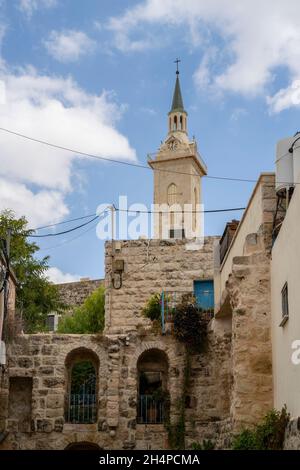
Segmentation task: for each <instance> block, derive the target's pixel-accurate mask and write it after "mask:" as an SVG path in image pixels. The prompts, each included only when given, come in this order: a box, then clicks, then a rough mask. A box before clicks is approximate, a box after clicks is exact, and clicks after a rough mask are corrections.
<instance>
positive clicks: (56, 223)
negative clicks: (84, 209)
mask: <svg viewBox="0 0 300 470" xmlns="http://www.w3.org/2000/svg"><path fill="white" fill-rule="evenodd" d="M94 215H95V212H93V214H88V215H83V216H81V217H75V219H68V220H63V221H62V222H55V223H53V224H49V225H43V226H42V227H36V228H32V229H29V230H33V231H36V230H43V229H45V228H49V227H55V226H56V225H62V224H68V223H69V222H75V221H77V220H83V219H88V218H90V217H93V216H94Z"/></svg>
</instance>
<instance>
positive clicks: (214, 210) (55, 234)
mask: <svg viewBox="0 0 300 470" xmlns="http://www.w3.org/2000/svg"><path fill="white" fill-rule="evenodd" d="M107 209H108V208H106V209H104V211H102V212H101V213H100V214H98V215H96V216H95V217H93V218H92V219H91V220H89V221H88V222H85V223H84V224H80V225H77V226H76V227H72V228H71V229H68V230H64V231H62V232H58V233H44V234H42V235H28V236H29V237H33V238H46V237H57V236H59V235H65V234H67V233H71V232H74V231H75V230H78V229H80V228H82V227H85V226H86V225H89V224H91V223H92V222H94V221H95V220H96V219H98V218H99V217H100V216H101V215H102V214H104V213H105V212H106V211H107ZM114 209H115V211H118V212H127V213H135V214H163V213H166V212H165V211H151V210H146V211H144V210H132V209H120V208H118V207H114ZM244 209H245V207H233V208H229V209H211V210H204V211H172V210H171V211H170V213H172V214H182V213H183V212H184V213H186V214H211V213H219V212H233V211H242V210H244ZM85 217H88V216H83V217H77V218H76V219H70V220H65V221H63V222H58V223H57V224H50V225H45V226H44V227H41V228H46V227H54V226H55V225H60V224H65V223H68V222H71V221H74V220H80V219H81V218H85ZM35 230H38V229H35ZM29 231H33V229H29Z"/></svg>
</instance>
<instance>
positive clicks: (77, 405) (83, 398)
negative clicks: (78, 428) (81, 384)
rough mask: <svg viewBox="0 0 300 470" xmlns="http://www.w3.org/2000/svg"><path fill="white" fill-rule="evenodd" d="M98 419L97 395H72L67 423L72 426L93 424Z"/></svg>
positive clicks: (68, 407) (69, 400)
mask: <svg viewBox="0 0 300 470" xmlns="http://www.w3.org/2000/svg"><path fill="white" fill-rule="evenodd" d="M96 419H97V406H96V395H94V394H88V393H86V394H85V393H72V394H70V395H69V398H68V406H67V410H66V416H65V421H66V422H67V423H72V424H92V423H95V422H96Z"/></svg>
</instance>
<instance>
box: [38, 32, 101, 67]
mask: <svg viewBox="0 0 300 470" xmlns="http://www.w3.org/2000/svg"><path fill="white" fill-rule="evenodd" d="M44 45H45V47H46V49H47V51H48V52H49V54H50V55H51V56H52V57H54V59H56V60H58V61H59V62H65V63H68V62H76V61H78V60H79V59H80V58H81V57H82V56H86V55H87V54H90V53H91V52H93V50H94V49H95V45H96V43H95V41H93V40H92V39H90V38H89V37H88V36H87V35H86V34H85V33H84V32H82V31H75V30H71V29H70V30H64V31H51V33H50V36H49V39H47V40H45V41H44Z"/></svg>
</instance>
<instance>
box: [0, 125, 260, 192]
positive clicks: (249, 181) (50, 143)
mask: <svg viewBox="0 0 300 470" xmlns="http://www.w3.org/2000/svg"><path fill="white" fill-rule="evenodd" d="M0 131H3V132H6V133H8V134H12V135H14V136H17V137H21V138H22V139H26V140H29V141H32V142H36V143H38V144H42V145H47V146H48V147H52V148H55V149H58V150H64V151H66V152H71V153H74V154H77V155H82V156H84V157H89V158H94V159H97V160H103V161H107V162H111V163H117V164H120V165H126V166H132V167H135V168H141V169H144V170H150V171H152V168H150V167H149V166H148V165H142V164H139V163H134V162H126V161H123V160H116V159H113V158H109V157H101V156H100V155H94V154H92V153H88V152H82V151H80V150H76V149H71V148H69V147H64V146H62V145H57V144H53V143H52V142H48V141H46V140H41V139H36V138H34V137H30V136H28V135H25V134H21V133H20V132H16V131H12V130H10V129H6V128H5V127H0ZM154 171H159V172H163V173H175V174H180V175H187V176H199V177H200V175H199V174H198V175H197V174H196V175H195V174H193V173H186V172H184V171H176V170H166V169H164V168H157V169H155V170H154ZM205 178H209V179H215V180H224V181H239V182H245V183H256V180H255V179H249V178H233V177H229V176H212V175H205Z"/></svg>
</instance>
